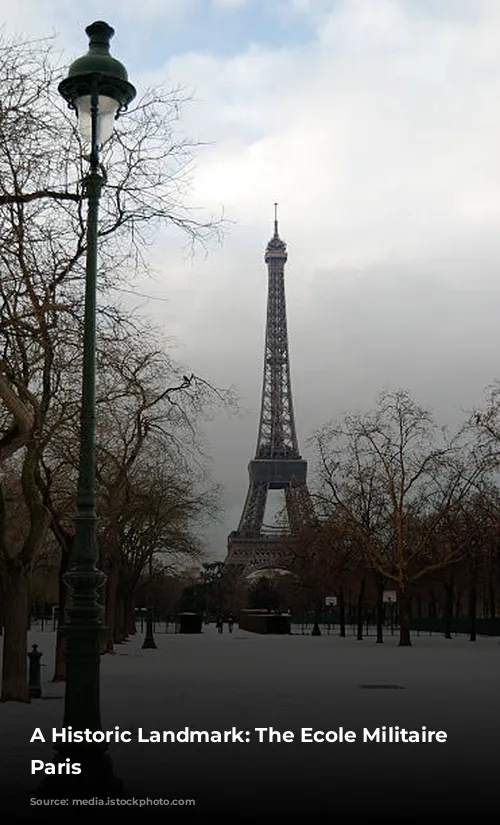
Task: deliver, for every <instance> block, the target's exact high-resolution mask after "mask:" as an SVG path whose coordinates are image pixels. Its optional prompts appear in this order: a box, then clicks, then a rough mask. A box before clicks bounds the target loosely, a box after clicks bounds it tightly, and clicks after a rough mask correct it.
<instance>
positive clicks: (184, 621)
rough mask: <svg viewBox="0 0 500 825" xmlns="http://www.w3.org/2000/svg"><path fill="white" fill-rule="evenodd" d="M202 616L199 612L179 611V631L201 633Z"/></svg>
mask: <svg viewBox="0 0 500 825" xmlns="http://www.w3.org/2000/svg"><path fill="white" fill-rule="evenodd" d="M202 625H203V616H202V614H201V613H181V614H180V615H179V633H201V632H202V629H201V628H202Z"/></svg>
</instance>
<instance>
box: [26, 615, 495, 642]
mask: <svg viewBox="0 0 500 825" xmlns="http://www.w3.org/2000/svg"><path fill="white" fill-rule="evenodd" d="M57 622H58V619H57V616H38V617H32V618H31V620H30V625H29V628H30V630H32V631H35V632H38V633H40V632H50V633H53V632H55V631H56V630H57ZM318 624H319V627H320V629H321V633H322V634H324V635H338V634H339V632H340V616H339V615H338V614H337V613H329V612H327V611H322V612H321V613H320V614H319V616H318ZM236 626H238V625H237V623H236ZM313 627H314V614H312V613H311V614H307V615H304V616H294V617H292V619H291V630H290V632H291V633H292V635H299V636H306V635H310V633H311V631H312V629H313ZM383 628H384V634H385V635H391V636H394V635H396V634H397V633H398V632H399V621H398V617H397V616H394V618H393V619H392V620H391V618H389V619H386V620H385V621H384V623H383ZM471 629H472V625H471V620H470V619H469V618H468V617H460V618H454V619H452V620H451V623H450V632H451V633H452V635H453V636H461V635H466V636H468V635H469V634H470V633H471ZM410 630H411V632H412V633H415V634H416V635H417V636H420V635H424V634H426V635H429V636H432V635H433V634H436V635H438V634H441V635H443V636H444V634H445V632H446V622H445V619H444V618H429V617H427V618H413V619H411V622H410ZM136 631H137V632H138V633H145V631H146V618H145V616H142V615H141V616H138V617H137V621H136ZM345 631H346V634H347V635H348V636H356V635H357V633H358V623H357V619H356V618H355V617H354V616H353V615H352V614H351V615H349V616H348V617H346V621H345ZM153 632H154V633H178V632H179V622H178V621H177V620H176V619H175V618H174V617H169V618H166V619H165V618H162V619H155V620H154V622H153ZM475 632H476V634H477V635H478V636H492V637H497V636H498V637H500V619H491V618H482V617H480V618H477V619H476V621H475ZM376 634H377V626H376V622H375V619H374V617H373V616H371V615H370V616H368V617H366V618H365V619H364V620H363V636H368V637H369V636H376Z"/></svg>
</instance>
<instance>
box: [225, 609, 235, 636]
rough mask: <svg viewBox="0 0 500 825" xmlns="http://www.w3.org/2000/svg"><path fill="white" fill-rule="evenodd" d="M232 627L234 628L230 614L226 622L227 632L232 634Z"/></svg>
mask: <svg viewBox="0 0 500 825" xmlns="http://www.w3.org/2000/svg"><path fill="white" fill-rule="evenodd" d="M233 626H234V618H233V615H232V613H230V614H229V618H228V620H227V629H228V630H229V632H230V633H232V632H233Z"/></svg>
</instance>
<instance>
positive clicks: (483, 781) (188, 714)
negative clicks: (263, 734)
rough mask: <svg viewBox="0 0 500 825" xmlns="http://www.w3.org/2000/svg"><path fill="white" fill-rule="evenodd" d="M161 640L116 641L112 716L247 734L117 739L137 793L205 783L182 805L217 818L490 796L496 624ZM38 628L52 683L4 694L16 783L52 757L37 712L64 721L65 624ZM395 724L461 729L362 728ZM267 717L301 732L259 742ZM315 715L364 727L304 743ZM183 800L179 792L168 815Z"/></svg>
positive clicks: (497, 677) (6, 775)
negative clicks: (474, 633) (401, 739)
mask: <svg viewBox="0 0 500 825" xmlns="http://www.w3.org/2000/svg"><path fill="white" fill-rule="evenodd" d="M156 640H157V644H158V649H157V650H152V651H150V650H146V651H143V650H142V649H141V647H140V645H141V643H142V637H141V636H136V637H134V638H133V639H132V640H131V641H129V642H127V643H126V644H124V645H120V646H119V647H117V653H116V655H112V656H105V657H103V660H102V710H103V728H104V729H111V728H112V727H113V726H115V725H118V726H119V727H120V728H121V729H126V730H131V731H134V732H137V730H138V728H142V729H143V731H144V732H145V733H146V732H149V731H150V730H174V731H179V730H181V729H184V728H185V727H189V728H190V729H196V730H208V731H218V730H226V729H231V728H232V727H235V728H236V729H238V730H243V731H245V732H246V731H248V732H249V733H248V737H249V739H250V741H249V742H248V743H247V742H245V743H240V744H202V745H198V744H192V743H191V744H182V743H176V744H144V743H142V744H139V743H138V742H137V741H134V742H133V743H131V744H128V745H117V746H113V747H112V748H111V755H112V758H113V762H114V767H115V771H116V773H117V774H118V775H119V776H120V777H121V778H122V779H123V781H124V784H125V788H126V792H127V794H128V795H129V796H137V797H141V798H142V797H146V796H148V795H149V796H150V797H151V798H153V797H156V798H157V797H159V796H162V797H165V798H168V799H170V800H172V799H184V798H194V799H195V801H196V815H195V814H194V811H193V809H192V808H191V809H190V812H189V817H190V818H189V820H188V816H187V808H186V807H185V806H184V807H183V810H182V811H180V808H179V809H176V811H175V814H176V816H177V817H178V821H197V820H198V819H205V818H206V817H207V816H208V815H209V813H211V812H212V810H214V811H216V812H217V811H219V812H220V813H221V814H222V813H223V812H224V815H225V816H226V815H227V814H231V813H233V814H234V815H236V813H237V812H238V811H239V812H240V821H242V820H241V816H243V815H244V813H245V812H251V816H250V813H249V817H250V819H249V821H256V820H255V818H256V817H257V819H259V820H260V819H261V814H263V812H266V811H267V812H268V814H269V818H274V817H275V815H278V814H279V813H280V812H281V813H282V814H285V813H286V815H287V816H290V815H291V814H292V813H293V811H294V810H295V809H297V810H298V809H299V807H300V806H302V809H303V810H304V811H305V810H306V809H307V810H308V811H309V812H314V813H315V814H316V813H317V814H318V815H319V813H320V810H323V809H324V807H325V805H326V806H327V808H328V809H329V810H330V813H331V815H332V816H333V815H334V814H335V815H338V814H340V813H341V812H343V811H346V810H347V809H349V812H350V814H351V815H353V814H354V813H355V812H356V811H359V812H361V813H363V814H366V813H367V812H368V811H371V812H372V814H373V813H374V812H376V814H377V816H380V821H382V819H383V820H384V821H387V820H388V819H389V821H393V819H394V821H396V819H397V820H398V821H414V820H413V819H412V818H411V816H412V812H415V811H417V809H418V811H419V813H418V816H419V817H421V816H423V815H425V813H426V812H430V811H434V810H435V809H436V807H437V805H438V803H439V804H442V805H443V810H445V808H446V810H447V811H448V812H450V811H451V808H452V807H453V805H454V804H456V805H457V807H460V808H463V806H467V805H470V806H471V810H474V811H476V813H479V811H480V810H481V811H482V809H481V807H480V806H481V805H483V804H486V802H488V804H489V801H490V800H489V794H490V793H491V791H492V789H493V788H494V784H493V783H495V782H496V775H497V753H498V742H499V741H500V714H499V700H498V687H499V685H500V645H499V643H498V640H496V639H479V640H478V642H477V643H475V644H471V643H470V642H468V641H467V640H466V639H463V638H460V637H457V638H455V639H453V640H451V641H446V640H444V639H443V638H441V637H438V636H433V637H429V636H421V637H420V638H415V640H414V646H413V647H412V648H399V647H398V646H397V639H396V638H395V637H394V638H391V637H389V638H388V639H387V641H386V643H385V644H384V645H376V644H375V640H374V639H373V638H368V639H365V640H364V641H363V642H357V641H356V640H355V639H354V638H352V637H348V638H347V639H340V638H339V637H337V636H333V635H330V636H326V635H325V636H322V637H321V638H314V637H310V636H285V637H276V636H257V635H253V634H249V633H245V632H243V631H238V630H236V631H235V633H234V634H233V635H232V636H230V635H229V634H227V633H225V634H224V635H223V636H219V635H218V634H216V633H215V631H214V629H213V628H212V627H209V628H205V629H204V633H203V634H202V635H199V636H185V635H174V634H164V633H159V634H157V636H156ZM31 641H36V642H37V643H38V644H39V647H40V650H41V651H42V652H43V654H44V658H43V660H42V661H43V662H44V664H45V665H46V667H45V668H44V670H43V677H44V683H43V693H44V698H43V699H40V700H36V701H33V702H32V703H31V704H30V705H29V706H18V705H13V704H8V705H3V706H0V730H1V736H2V746H3V751H2V757H3V758H2V767H1V783H0V784H1V790H2V793H4V795H5V794H6V793H7V791H9V792H10V793H14V792H16V793H17V792H21V791H26V790H30V788H33V789H34V788H36V787H37V785H38V779H37V778H36V777H31V776H30V774H29V766H30V760H31V759H44V760H50V759H51V753H52V751H51V746H50V745H42V744H40V743H38V744H31V745H30V744H29V739H30V737H31V735H32V733H33V731H34V729H35V728H36V727H41V728H42V729H43V731H44V732H46V733H48V734H50V729H51V728H52V727H57V728H60V727H61V726H62V711H63V692H64V687H63V686H62V685H60V684H53V683H50V682H49V681H48V680H49V679H50V677H51V675H52V650H53V644H54V634H52V633H50V632H44V633H39V634H32V639H31ZM383 725H385V726H387V727H390V726H393V727H394V726H399V727H400V728H402V727H404V728H406V729H417V730H419V729H421V727H422V725H425V726H426V727H427V728H429V729H434V730H442V731H445V732H446V733H447V734H448V740H447V742H446V743H445V744H440V745H439V744H431V745H428V744H422V743H421V744H418V745H416V744H401V743H399V744H387V743H386V744H375V743H362V742H361V741H359V740H360V739H361V738H362V733H363V729H364V728H368V729H370V730H373V729H375V728H377V727H380V726H383ZM257 727H265V728H269V727H273V728H275V729H277V730H279V731H286V730H288V731H292V732H293V733H294V734H295V741H294V742H292V743H285V742H282V743H280V744H277V743H273V744H269V743H268V742H266V743H262V744H261V743H259V742H258V736H257V734H256V732H255V728H257ZM305 727H311V728H314V729H317V730H323V731H324V730H334V731H338V730H339V728H340V727H343V728H344V730H347V729H350V730H353V731H355V732H356V733H357V735H358V741H356V742H355V743H351V744H349V743H343V744H339V743H338V742H337V743H335V744H333V743H332V744H328V743H323V744H313V743H301V742H300V734H301V729H302V728H305ZM245 736H246V734H245ZM401 805H403V806H404V811H405V813H404V816H403V818H402V808H401ZM478 806H479V807H478ZM178 807H179V806H178ZM108 810H109V809H108ZM172 812H173V807H172V806H171V807H170V809H169V818H170V819H172V815H173V814H172ZM242 812H243V813H242ZM271 812H275V813H273V815H272V817H271ZM147 814H148V815H150V814H151V811H150V810H149V808H148V810H147ZM372 814H371V818H372V819H373V815H372ZM142 815H143V814H141V816H142ZM144 815H146V814H145V813H144ZM176 821H177V819H176ZM245 821H246V820H245ZM264 821H267V814H266V817H265V818H264ZM375 821H379V819H377V818H375ZM415 821H416V820H415Z"/></svg>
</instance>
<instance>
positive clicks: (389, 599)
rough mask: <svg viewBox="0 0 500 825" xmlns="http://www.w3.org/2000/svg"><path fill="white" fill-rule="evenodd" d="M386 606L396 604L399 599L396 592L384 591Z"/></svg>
mask: <svg viewBox="0 0 500 825" xmlns="http://www.w3.org/2000/svg"><path fill="white" fill-rule="evenodd" d="M382 598H383V601H384V604H395V603H396V602H397V599H398V594H397V593H396V591H395V590H384V595H383V597H382Z"/></svg>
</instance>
